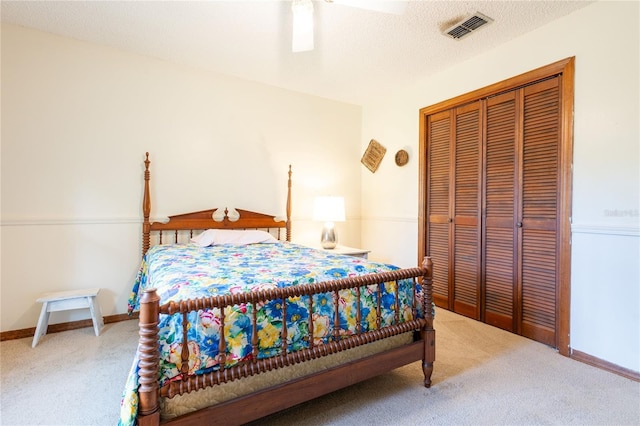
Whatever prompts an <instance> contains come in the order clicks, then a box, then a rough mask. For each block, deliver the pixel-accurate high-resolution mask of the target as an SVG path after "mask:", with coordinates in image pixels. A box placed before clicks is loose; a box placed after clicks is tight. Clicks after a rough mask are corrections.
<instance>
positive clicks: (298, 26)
mask: <svg viewBox="0 0 640 426" xmlns="http://www.w3.org/2000/svg"><path fill="white" fill-rule="evenodd" d="M291 11H292V12H293V34H292V36H291V51H292V52H307V51H309V50H313V3H311V0H293V2H292V3H291Z"/></svg>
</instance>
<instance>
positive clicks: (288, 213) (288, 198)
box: [287, 164, 291, 241]
mask: <svg viewBox="0 0 640 426" xmlns="http://www.w3.org/2000/svg"><path fill="white" fill-rule="evenodd" d="M287 241H291V164H289V180H288V182H287Z"/></svg>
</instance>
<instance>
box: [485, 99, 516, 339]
mask: <svg viewBox="0 0 640 426" xmlns="http://www.w3.org/2000/svg"><path fill="white" fill-rule="evenodd" d="M517 94H518V91H512V92H508V93H505V94H502V95H499V96H495V97H492V98H489V99H488V100H487V101H486V125H485V127H486V131H485V148H484V157H485V174H484V181H485V182H484V197H483V198H484V201H483V204H484V205H483V222H484V223H483V249H484V253H483V257H484V262H483V264H484V268H483V272H482V273H483V293H484V294H483V306H484V309H483V311H484V312H483V314H484V315H483V317H484V318H483V320H484V322H486V323H488V324H491V325H494V326H496V327H500V328H503V329H505V330H509V331H512V332H515V331H517V326H516V312H515V311H516V310H515V308H514V307H515V306H516V304H517V299H516V294H517V293H516V289H517V288H518V286H519V283H518V280H519V274H518V259H519V241H518V233H517V231H516V218H517V217H519V215H520V211H519V204H520V203H519V197H520V189H519V185H518V181H519V176H518V173H519V170H520V168H519V159H518V152H519V140H520V126H519V120H518V119H517V117H518V111H519V103H518V102H517Z"/></svg>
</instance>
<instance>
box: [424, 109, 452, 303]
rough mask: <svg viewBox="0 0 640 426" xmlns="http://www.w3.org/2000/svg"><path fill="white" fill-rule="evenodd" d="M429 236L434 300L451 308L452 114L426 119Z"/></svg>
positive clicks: (445, 112) (441, 114)
mask: <svg viewBox="0 0 640 426" xmlns="http://www.w3.org/2000/svg"><path fill="white" fill-rule="evenodd" d="M426 126H427V129H428V130H427V164H428V170H429V172H428V175H427V220H428V226H427V235H426V237H427V238H426V241H427V242H426V252H427V253H428V254H429V256H431V258H432V260H433V263H434V265H438V267H437V268H434V269H433V299H434V302H435V303H436V305H437V306H440V307H442V308H446V309H451V307H450V306H449V284H450V283H449V191H450V181H451V178H450V169H451V150H450V146H451V144H450V140H451V111H444V112H441V113H438V114H434V115H431V116H429V117H428V118H427V122H426Z"/></svg>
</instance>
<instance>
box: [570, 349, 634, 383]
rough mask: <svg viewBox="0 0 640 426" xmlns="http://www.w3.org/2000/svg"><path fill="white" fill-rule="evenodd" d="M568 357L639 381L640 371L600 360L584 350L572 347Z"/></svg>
mask: <svg viewBox="0 0 640 426" xmlns="http://www.w3.org/2000/svg"><path fill="white" fill-rule="evenodd" d="M570 357H571V358H572V359H575V360H576V361H580V362H584V363H585V364H589V365H592V366H594V367H597V368H600V369H601V370H606V371H609V372H611V373H615V374H617V375H619V376H622V377H626V378H627V379H631V380H633V381H636V382H640V373H639V372H637V371H633V370H629V369H628V368H624V367H620V366H619V365H616V364H612V363H610V362H608V361H604V360H601V359H600V358H596V357H594V356H592V355H589V354H586V353H584V352H580V351H576V350H575V349H573V350H572V351H571V355H570Z"/></svg>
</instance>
